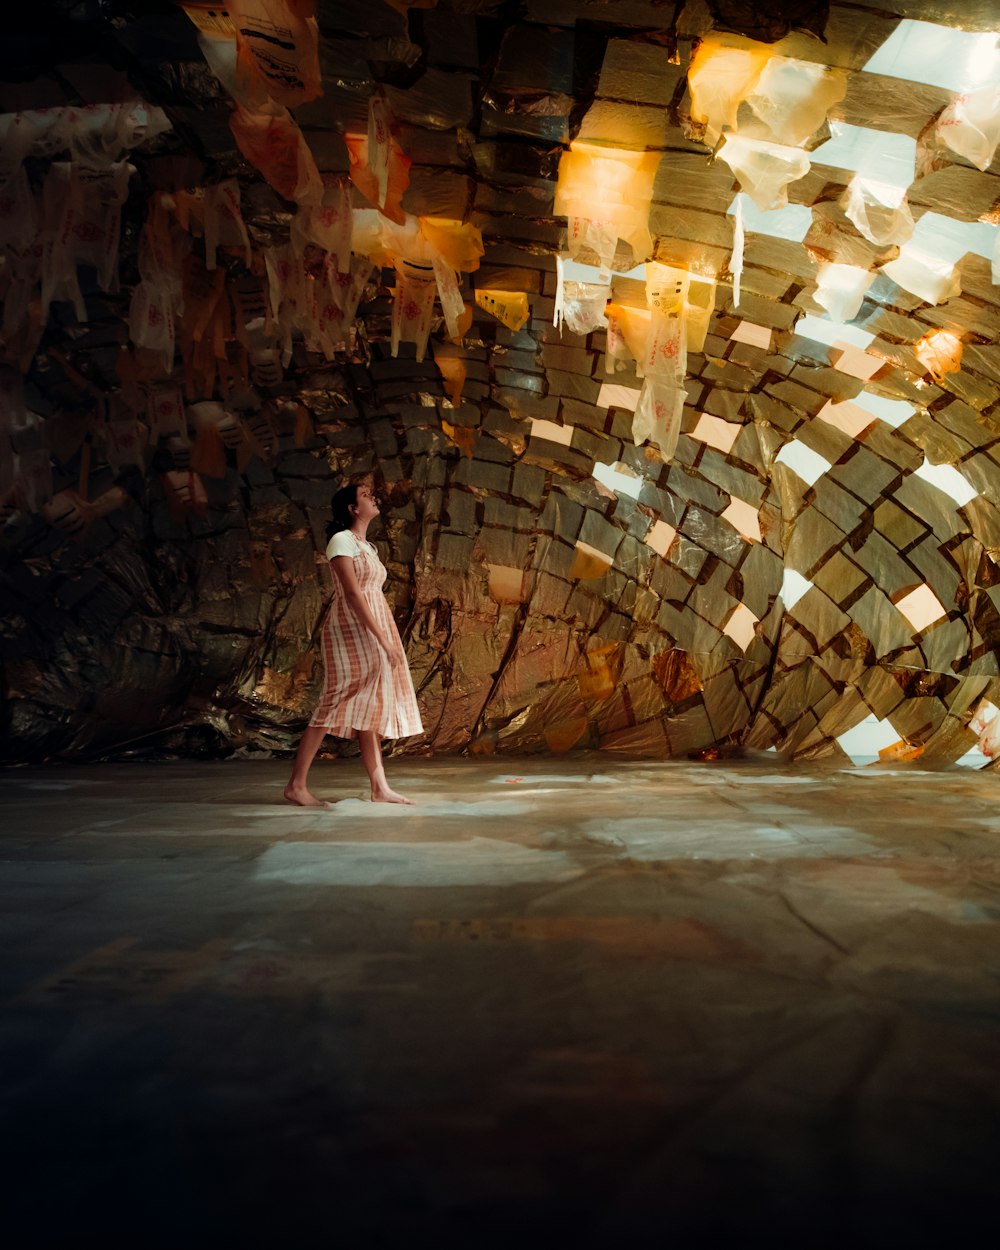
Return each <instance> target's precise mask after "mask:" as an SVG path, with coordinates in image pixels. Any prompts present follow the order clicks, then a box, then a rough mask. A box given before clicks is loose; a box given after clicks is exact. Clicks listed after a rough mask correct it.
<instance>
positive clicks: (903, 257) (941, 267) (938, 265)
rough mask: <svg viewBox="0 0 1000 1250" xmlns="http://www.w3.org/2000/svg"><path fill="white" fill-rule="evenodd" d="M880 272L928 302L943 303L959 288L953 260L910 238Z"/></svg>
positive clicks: (958, 278)
mask: <svg viewBox="0 0 1000 1250" xmlns="http://www.w3.org/2000/svg"><path fill="white" fill-rule="evenodd" d="M880 272H881V273H884V274H885V276H886V277H887V278H891V279H892V281H893V282H895V283H896V285H897V286H901V287H902V288H903V290H904V291H909V292H910V293H911V294H913V295H918V296H919V297H920V298H921V299H922V300H926V301H927V303H928V304H942V303H944V301H945V300H949V299H953V298H954V297H955V296H956V295H958V294H959V293H960V292H961V289H962V283H961V279H960V277H959V275H958V273H957V272H956V269H955V263H954V261H950V260H943V259H942V258H941V257H940V256H932V255H931V254H930V253H928V252H925V251H923V250H922V249H921V248H920V246H919V245H918V244H916V243H915V242H914V241H913V240H912V239H911V240H910V241H909V242H908V243H904V244H903V246H902V247H901V248H900V250H899V255H898V256H897V257H896V259H895V260H892V261H890V262H889V263H888V265H883V266H882V268H881V270H880Z"/></svg>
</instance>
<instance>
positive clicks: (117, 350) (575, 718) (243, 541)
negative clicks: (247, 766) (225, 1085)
mask: <svg viewBox="0 0 1000 1250" xmlns="http://www.w3.org/2000/svg"><path fill="white" fill-rule="evenodd" d="M313 11H315V22H313V21H312V19H311V17H310V14H311V13H312V12H313ZM53 14H54V15H55V16H56V17H57V18H58V20H57V21H55V22H53V21H52V20H51V18H52V16H53ZM996 28H997V18H996V10H995V5H994V4H992V3H981V4H977V3H974V2H973V3H962V4H958V3H953V4H950V5H949V4H948V3H933V2H932V0H928V2H927V3H917V4H907V5H899V6H887V5H884V4H880V5H878V6H877V7H876V6H867V5H865V4H859V3H852V4H850V5H839V4H830V5H827V4H825V3H821V2H816V3H812V4H793V3H769V4H760V5H755V4H752V3H740V2H737V0H716V2H714V3H709V2H707V0H693V2H692V3H687V4H683V5H672V4H670V3H644V2H642V0H622V2H620V3H619V2H616V0H604V2H597V0H593V2H590V3H587V2H573V0H526V2H524V3H477V2H476V0H440V2H439V3H438V4H436V5H435V4H433V3H430V4H429V5H428V7H417V6H413V7H410V6H408V5H407V4H405V3H403V2H402V0H401V2H400V3H398V4H394V5H391V4H388V3H385V2H384V0H364V2H362V0H336V2H335V3H319V4H318V5H317V6H315V10H314V6H312V5H311V4H309V3H298V4H296V3H294V2H293V0H284V2H282V0H267V2H265V0H253V2H251V0H241V4H240V5H236V6H234V7H233V12H232V14H229V13H227V12H226V11H225V10H222V9H220V8H219V7H217V6H210V5H205V4H202V5H198V4H189V5H187V6H178V5H174V4H170V3H159V4H131V5H130V4H120V3H112V4H107V3H91V4H88V3H79V4H69V3H66V4H57V5H55V6H51V9H50V10H49V11H48V15H47V16H46V15H45V11H44V10H41V9H34V10H33V11H32V12H31V13H28V14H24V15H21V16H19V17H18V18H17V19H14V20H13V25H12V29H11V31H10V32H9V38H8V41H7V46H6V47H5V50H4V54H3V55H4V63H5V70H4V75H3V78H4V82H3V83H2V84H0V112H2V114H3V116H2V117H0V137H2V143H0V178H2V180H3V196H2V201H0V245H2V248H3V253H4V267H3V271H2V291H3V296H4V322H3V344H4V355H3V360H4V365H5V368H4V372H3V387H2V392H3V401H4V412H3V415H2V417H0V445H2V448H3V455H4V459H3V461H2V466H0V496H2V497H3V500H4V510H5V515H6V527H5V530H4V537H3V547H2V575H3V578H4V583H5V588H6V594H5V598H6V600H7V605H8V606H7V607H5V608H4V616H3V618H2V620H3V644H4V664H5V669H4V672H5V680H6V683H7V689H8V694H9V699H8V709H9V711H8V720H7V724H6V731H7V737H8V742H9V744H10V752H11V754H12V755H13V756H14V757H17V758H31V757H37V756H38V755H45V754H54V753H63V754H71V755H72V754H81V753H82V754H86V753H88V752H89V753H95V752H96V753H101V752H105V753H108V752H112V753H113V752H114V751H116V750H119V751H120V750H123V749H134V750H139V749H142V747H141V744H142V743H147V744H151V746H150V749H178V750H197V749H204V750H210V751H215V750H222V749H230V748H231V747H232V746H233V744H236V745H238V746H243V747H245V748H246V749H267V748H270V747H275V746H277V747H281V746H284V745H285V744H286V743H287V742H288V741H289V740H290V739H289V731H290V728H294V727H295V726H297V725H298V724H299V723H300V722H301V717H302V715H303V714H304V712H306V711H308V708H309V705H310V700H311V699H312V698H313V697H314V696H315V693H316V687H317V681H318V667H317V655H316V648H315V646H314V644H313V639H314V637H315V630H316V627H317V622H318V621H319V620H320V619H321V615H322V607H323V603H324V601H325V596H326V594H327V590H328V588H327V586H326V585H325V584H324V583H323V581H322V576H323V573H322V569H321V568H320V573H319V578H320V580H318V581H317V568H318V567H319V566H317V564H316V562H315V555H316V553H317V552H319V551H321V550H322V548H323V546H324V541H325V540H324V537H323V531H324V528H325V524H326V520H327V519H328V512H327V510H326V509H327V503H328V498H329V492H330V488H331V485H336V484H338V483H339V482H340V480H342V478H344V477H347V476H357V475H360V474H372V476H373V478H374V480H375V482H376V484H377V485H378V486H379V487H380V489H381V490H382V491H383V492H384V494H385V497H386V501H387V507H386V509H385V517H386V524H385V528H384V531H383V533H382V534H381V535H380V536H379V537H380V541H383V542H384V543H385V548H384V551H385V554H386V555H388V556H391V559H390V561H389V564H390V584H389V587H388V593H389V594H390V596H391V597H392V599H393V602H394V605H395V608H396V610H397V615H398V617H399V620H400V622H401V624H403V626H404V629H405V633H406V637H407V642H408V650H409V655H410V661H411V666H412V667H413V669H414V673H415V676H416V677H417V681H418V687H419V690H420V696H421V701H422V706H423V708H424V711H425V715H424V721H425V724H426V725H428V726H429V728H428V732H427V735H426V737H425V738H424V739H422V740H421V741H420V742H417V743H414V744H411V745H412V746H413V747H414V748H415V749H423V748H424V747H426V746H427V745H428V743H429V744H430V745H433V746H434V747H436V748H438V749H446V750H459V749H472V750H478V751H492V750H505V749H507V750H545V749H548V750H554V751H561V750H568V749H575V748H588V747H590V748H593V747H597V748H601V749H605V750H613V751H618V752H622V753H637V754H649V755H659V756H669V755H674V756H676V755H690V754H694V755H698V754H707V755H713V754H716V753H718V752H725V751H728V750H742V749H747V748H758V749H765V748H772V747H773V748H777V749H778V750H781V751H785V752H788V753H789V754H792V755H815V754H824V753H831V752H832V753H841V752H846V753H847V754H848V755H851V756H852V757H855V758H860V757H865V756H866V755H869V754H871V753H873V752H879V751H880V752H881V753H882V755H883V758H894V759H895V758H906V759H912V758H916V757H919V756H921V755H927V756H934V757H937V758H945V759H948V758H950V759H957V758H960V757H965V756H966V755H967V754H968V753H969V752H970V750H971V749H972V748H975V747H976V735H977V732H980V731H981V732H982V734H983V738H982V744H983V746H984V749H986V750H990V749H991V748H990V743H991V738H990V730H989V725H990V722H991V718H992V716H993V714H994V711H995V707H994V704H995V703H1000V680H998V672H1000V670H998V665H997V652H996V645H997V640H998V638H1000V615H998V612H1000V572H998V569H997V560H1000V513H998V511H997V504H998V486H997V482H998V476H997V471H998V464H997V459H998V457H1000V449H998V448H1000V437H998V431H1000V420H998V414H1000V406H998V401H1000V348H998V347H997V346H996V345H995V340H996V331H997V324H998V310H1000V286H998V285H996V283H995V281H994V280H995V279H997V278H1000V273H998V268H1000V254H998V251H997V247H998V244H997V238H998V235H1000V228H998V224H997V223H998V222H1000V180H998V177H997V173H998V169H1000V166H998V163H997V159H996V146H997V139H998V138H1000V53H998V50H997V49H998V41H997V35H996ZM53 31H55V34H53ZM165 727H166V728H165ZM975 758H976V760H977V762H979V763H982V762H983V761H984V759H985V758H986V757H985V756H984V755H983V754H979V755H977V756H975Z"/></svg>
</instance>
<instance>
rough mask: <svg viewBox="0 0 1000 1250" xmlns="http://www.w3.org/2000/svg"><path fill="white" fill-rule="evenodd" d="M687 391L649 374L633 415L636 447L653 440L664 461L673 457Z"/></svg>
mask: <svg viewBox="0 0 1000 1250" xmlns="http://www.w3.org/2000/svg"><path fill="white" fill-rule="evenodd" d="M686 398H687V392H686V391H685V390H684V388H683V387H678V386H675V385H674V384H673V383H672V382H670V381H669V380H667V379H661V378H658V377H657V378H654V377H647V378H646V380H645V382H643V384H642V391H641V393H640V395H639V402H638V403H637V404H636V407H635V413H634V414H633V417H632V441H633V442H634V443H635V444H636V446H639V445H641V444H642V443H645V442H650V443H654V444H655V445H656V446H657V447H659V449H660V454H661V455H662V457H663V459H664V460H665V461H669V460H672V459H673V456H674V452H675V451H676V450H677V440H678V438H679V437H680V432H681V421H682V419H683V416H684V401H685V400H686Z"/></svg>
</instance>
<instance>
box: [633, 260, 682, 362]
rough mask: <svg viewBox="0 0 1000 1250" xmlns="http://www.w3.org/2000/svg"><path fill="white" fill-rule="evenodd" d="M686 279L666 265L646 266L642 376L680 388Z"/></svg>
mask: <svg viewBox="0 0 1000 1250" xmlns="http://www.w3.org/2000/svg"><path fill="white" fill-rule="evenodd" d="M689 283H690V278H689V276H688V274H687V272H686V271H685V270H683V269H674V268H673V267H672V266H670V265H660V264H655V263H654V264H650V265H647V266H646V303H647V304H648V306H649V310H650V321H649V335H648V338H647V340H646V345H645V351H644V353H643V357H642V375H643V376H644V377H647V378H649V377H653V378H657V379H659V380H662V381H669V382H670V383H671V385H673V386H680V384H681V383H682V382H683V380H684V373H685V370H686V369H687V350H686V347H685V342H684V299H685V296H686V295H687V290H688V285H689Z"/></svg>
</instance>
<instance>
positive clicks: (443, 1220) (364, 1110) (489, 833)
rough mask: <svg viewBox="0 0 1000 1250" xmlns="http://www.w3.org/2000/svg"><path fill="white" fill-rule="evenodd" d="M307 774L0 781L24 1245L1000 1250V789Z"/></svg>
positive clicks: (683, 767)
mask: <svg viewBox="0 0 1000 1250" xmlns="http://www.w3.org/2000/svg"><path fill="white" fill-rule="evenodd" d="M284 773H285V766H284V765H282V764H281V763H280V762H277V761H270V760H265V761H260V762H255V761H251V760H235V761H230V762H225V763H192V762H186V763H163V764H134V765H114V766H112V765H94V766H89V767H68V766H55V767H48V768H44V769H41V768H40V769H31V770H17V771H10V772H7V773H6V774H4V775H3V776H2V777H0V798H2V804H3V833H2V840H0V854H2V863H0V948H2V980H0V992H2V998H3V1016H2V1029H0V1096H2V1107H3V1130H2V1142H3V1154H4V1158H3V1167H2V1169H0V1173H2V1178H3V1186H2V1187H3V1188H4V1189H5V1190H6V1191H7V1196H6V1197H5V1198H4V1200H3V1203H2V1217H0V1225H2V1227H3V1228H4V1230H5V1231H4V1241H5V1243H6V1245H8V1246H11V1247H12V1248H15V1250H20V1248H21V1247H23V1246H29V1245H47V1246H60V1247H61V1246H69V1245H71V1244H76V1243H77V1242H78V1241H80V1240H81V1239H82V1240H84V1241H97V1242H98V1244H103V1245H105V1246H118V1245H122V1246H125V1245H127V1246H129V1247H135V1248H136V1250H145V1248H146V1247H154V1246H155V1247H159V1246H171V1247H173V1246H185V1247H191V1246H201V1245H205V1246H209V1245H211V1246H213V1247H223V1248H225V1247H229V1246H257V1245H260V1246H264V1245H267V1246H271V1247H290V1248H293V1250H294V1248H297V1247H311V1246H314V1245H317V1246H319V1245H322V1246H342V1247H354V1246H366V1247H367V1246H380V1245H386V1246H388V1245H392V1246H398V1245H411V1244H437V1245H442V1246H445V1245H447V1246H452V1245H454V1246H468V1247H477V1248H478V1247H484V1246H485V1247H494V1246H496V1247H499V1246H504V1247H508V1246H511V1245H514V1246H517V1245H522V1246H523V1245H531V1246H533V1245H539V1246H542V1245H545V1246H552V1247H564V1246H566V1247H570V1246H572V1247H577V1246H591V1245H593V1246H597V1245H600V1246H608V1245H623V1246H631V1245H646V1244H653V1245H659V1244H663V1245H673V1246H680V1247H689V1246H690V1247H700V1246H713V1247H714V1246H717V1245H729V1244H733V1245H740V1246H745V1245H758V1244H760V1245H764V1244H767V1245H769V1246H784V1245H791V1244H793V1243H794V1244H795V1245H796V1246H803V1247H806V1248H807V1250H808V1248H810V1247H820V1246H831V1247H833V1246H837V1247H842V1246H850V1247H852V1248H853V1247H858V1246H864V1247H867V1246H872V1247H875V1246H879V1247H886V1246H891V1247H897V1246H908V1245H909V1246H912V1245H921V1246H924V1245H926V1246H928V1247H930V1246H935V1247H964V1246H968V1245H973V1244H978V1243H977V1242H976V1241H974V1240H973V1238H974V1237H982V1238H986V1237H988V1238H989V1242H990V1243H992V1242H993V1240H994V1236H995V1230H996V1223H997V1214H996V1198H997V1194H998V1183H997V1180H996V1172H997V1157H998V1150H1000V893H998V884H1000V803H998V787H1000V782H998V779H997V776H996V775H995V774H991V773H982V772H971V771H964V770H947V771H943V772H931V771H923V770H921V769H919V768H918V767H905V766H903V767H896V768H885V767H881V766H879V767H876V768H871V769H861V770H856V771H855V770H850V771H840V770H838V769H836V768H830V769H828V770H825V771H824V770H820V769H817V768H809V767H798V768H794V769H788V770H785V771H779V769H778V768H777V766H776V765H769V764H764V763H761V762H760V761H756V762H750V763H739V764H735V763H725V764H687V763H684V764H674V763H670V764H664V765H660V766H655V765H652V764H650V763H649V762H643V763H629V762H623V761H618V760H609V759H605V758H600V757H593V756H567V757H563V758H561V759H549V760H541V759H537V758H535V759H530V760H525V759H521V760H516V759H515V760H511V759H503V760H501V759H488V760H455V759H449V760H428V761H419V760H407V761H400V762H398V763H395V764H394V763H391V762H390V775H391V779H392V780H393V781H394V782H395V783H396V784H397V785H398V786H399V787H400V788H401V789H404V790H406V791H407V792H409V793H410V794H412V796H413V797H414V798H416V799H418V800H419V804H420V805H419V806H418V807H417V808H414V809H408V810H404V809H400V808H391V807H382V806H377V805H372V804H371V803H368V802H366V801H365V800H364V787H363V785H362V774H361V772H360V769H359V766H358V765H357V764H356V763H354V762H350V761H339V762H321V763H320V764H319V765H318V766H317V774H316V787H317V789H318V790H319V791H320V792H321V793H323V794H324V795H326V796H327V797H329V798H331V799H333V800H335V804H334V807H333V808H332V810H330V811H323V812H315V811H306V810H298V809H292V808H289V807H288V806H285V805H283V804H282V803H281V802H280V801H278V800H279V795H280V785H281V782H282V781H283V779H284ZM84 1234H86V1236H84Z"/></svg>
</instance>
